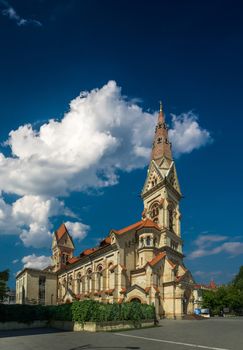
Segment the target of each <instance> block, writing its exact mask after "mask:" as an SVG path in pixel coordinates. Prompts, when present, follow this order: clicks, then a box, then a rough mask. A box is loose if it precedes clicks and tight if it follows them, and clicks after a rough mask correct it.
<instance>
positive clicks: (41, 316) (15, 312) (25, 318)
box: [0, 304, 49, 323]
mask: <svg viewBox="0 0 243 350" xmlns="http://www.w3.org/2000/svg"><path fill="white" fill-rule="evenodd" d="M48 317H49V316H48V309H47V308H45V307H44V306H41V305H18V304H16V305H4V304H0V322H11V321H15V322H21V323H31V322H33V321H37V320H46V319H48Z"/></svg>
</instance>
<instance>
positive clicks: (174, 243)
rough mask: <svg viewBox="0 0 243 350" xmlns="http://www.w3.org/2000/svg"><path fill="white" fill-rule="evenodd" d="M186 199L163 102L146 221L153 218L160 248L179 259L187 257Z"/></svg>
mask: <svg viewBox="0 0 243 350" xmlns="http://www.w3.org/2000/svg"><path fill="white" fill-rule="evenodd" d="M181 197H182V194H181V191H180V185H179V181H178V177H177V173H176V167H175V163H174V160H173V157H172V147H171V143H170V141H169V135H168V127H167V125H166V122H165V115H164V112H163V107H162V103H160V111H159V114H158V121H157V125H156V128H155V134H154V140H153V145H152V152H151V160H150V164H149V168H148V172H147V177H146V180H145V184H144V187H143V190H142V199H143V202H144V211H143V214H142V215H143V219H146V218H148V219H151V220H152V221H153V222H154V223H156V224H157V225H158V226H159V228H160V230H161V234H160V239H159V245H158V248H159V249H160V250H166V251H168V254H169V255H171V256H172V258H173V257H174V259H175V260H178V259H179V260H180V259H182V258H183V254H182V240H181V229H180V218H181V214H180V208H179V202H180V199H181Z"/></svg>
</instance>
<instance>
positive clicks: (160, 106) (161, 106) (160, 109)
mask: <svg viewBox="0 0 243 350" xmlns="http://www.w3.org/2000/svg"><path fill="white" fill-rule="evenodd" d="M159 111H160V112H163V104H162V101H159Z"/></svg>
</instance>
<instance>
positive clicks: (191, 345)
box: [114, 333, 230, 350]
mask: <svg viewBox="0 0 243 350" xmlns="http://www.w3.org/2000/svg"><path fill="white" fill-rule="evenodd" d="M114 335H120V336H122V337H130V338H138V339H144V340H151V341H157V342H160V343H169V344H176V345H184V346H190V347H194V348H200V349H210V350H230V349H225V348H215V347H212V346H205V345H197V344H190V343H182V342H179V341H172V340H163V339H154V338H146V337H139V336H137V335H129V334H124V333H114Z"/></svg>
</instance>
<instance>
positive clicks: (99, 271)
mask: <svg viewBox="0 0 243 350" xmlns="http://www.w3.org/2000/svg"><path fill="white" fill-rule="evenodd" d="M102 271H103V266H102V265H101V264H100V265H98V266H97V290H98V291H99V292H100V291H101V290H102V289H103V273H102Z"/></svg>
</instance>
